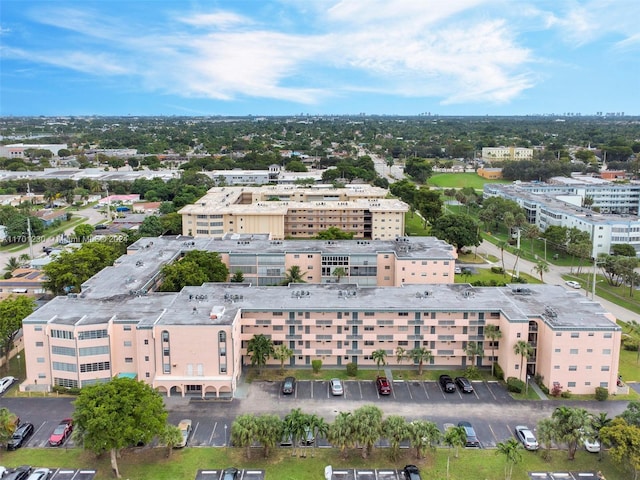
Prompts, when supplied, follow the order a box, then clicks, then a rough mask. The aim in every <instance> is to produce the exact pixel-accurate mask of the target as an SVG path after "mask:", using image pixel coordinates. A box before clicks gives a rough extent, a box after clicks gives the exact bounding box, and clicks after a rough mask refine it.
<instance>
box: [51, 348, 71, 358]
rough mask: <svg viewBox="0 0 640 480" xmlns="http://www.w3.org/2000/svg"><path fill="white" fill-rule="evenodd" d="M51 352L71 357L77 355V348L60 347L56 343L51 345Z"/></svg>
mask: <svg viewBox="0 0 640 480" xmlns="http://www.w3.org/2000/svg"><path fill="white" fill-rule="evenodd" d="M51 353H53V354H54V355H67V356H69V357H75V356H76V349H75V348H71V347H59V346H58V345H54V346H52V347H51Z"/></svg>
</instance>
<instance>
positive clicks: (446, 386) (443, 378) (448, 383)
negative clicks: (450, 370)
mask: <svg viewBox="0 0 640 480" xmlns="http://www.w3.org/2000/svg"><path fill="white" fill-rule="evenodd" d="M440 386H441V387H442V389H443V390H444V391H445V392H447V393H453V392H455V391H456V385H455V383H453V379H452V378H451V377H450V376H449V375H440Z"/></svg>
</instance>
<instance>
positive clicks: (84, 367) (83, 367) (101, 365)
mask: <svg viewBox="0 0 640 480" xmlns="http://www.w3.org/2000/svg"><path fill="white" fill-rule="evenodd" d="M110 368H111V362H93V363H81V364H80V372H81V373H87V372H99V371H102V370H109V369H110Z"/></svg>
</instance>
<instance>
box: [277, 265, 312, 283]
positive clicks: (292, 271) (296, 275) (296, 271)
mask: <svg viewBox="0 0 640 480" xmlns="http://www.w3.org/2000/svg"><path fill="white" fill-rule="evenodd" d="M306 274H307V272H306V271H304V272H303V271H302V270H301V269H300V267H299V266H298V265H293V266H291V267H289V268H288V269H287V272H286V273H285V276H284V280H283V281H282V283H281V285H289V284H290V283H307V282H306V281H305V280H304V278H303V277H304V276H305V275H306Z"/></svg>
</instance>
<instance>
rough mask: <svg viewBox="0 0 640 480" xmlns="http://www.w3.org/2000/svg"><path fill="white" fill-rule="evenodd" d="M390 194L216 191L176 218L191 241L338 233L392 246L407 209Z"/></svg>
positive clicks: (281, 188) (355, 189) (287, 188)
mask: <svg viewBox="0 0 640 480" xmlns="http://www.w3.org/2000/svg"><path fill="white" fill-rule="evenodd" d="M388 194H389V192H388V190H386V189H384V188H379V187H372V186H371V185H350V186H348V187H345V188H333V187H331V186H329V185H315V186H311V187H299V186H292V185H272V186H262V187H214V188H212V189H210V190H209V191H208V192H207V194H206V195H205V196H204V197H202V198H201V199H199V200H198V201H197V202H195V203H194V204H192V205H186V206H185V207H183V208H182V209H181V210H180V211H179V212H178V213H180V214H181V215H182V233H183V235H189V236H195V237H209V238H221V237H223V236H224V235H225V234H228V233H235V234H242V235H247V234H262V233H269V234H270V235H271V238H272V239H274V240H282V239H285V238H312V237H315V236H316V235H317V234H318V233H319V232H321V231H323V230H327V229H328V228H330V227H337V228H339V229H340V230H343V231H345V232H352V233H353V234H354V238H362V239H372V240H391V239H394V238H395V237H399V236H402V235H404V214H405V213H406V212H407V211H408V210H409V206H408V205H407V204H406V203H404V202H402V201H400V200H397V199H390V198H386V197H387V195H388Z"/></svg>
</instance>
